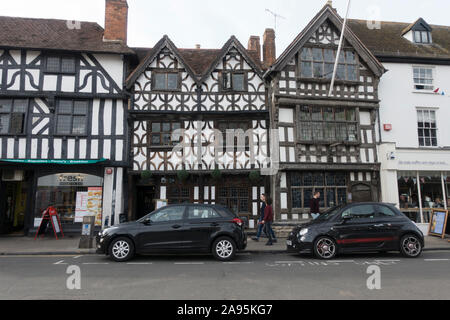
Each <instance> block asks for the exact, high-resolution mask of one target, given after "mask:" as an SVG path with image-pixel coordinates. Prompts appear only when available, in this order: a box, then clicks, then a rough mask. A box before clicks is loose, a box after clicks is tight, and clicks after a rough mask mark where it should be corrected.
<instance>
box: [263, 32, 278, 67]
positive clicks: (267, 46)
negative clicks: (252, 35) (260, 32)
mask: <svg viewBox="0 0 450 320" xmlns="http://www.w3.org/2000/svg"><path fill="white" fill-rule="evenodd" d="M276 56H277V52H276V46H275V30H273V29H266V31H265V32H264V44H263V62H264V65H265V66H266V67H267V68H268V67H270V66H271V65H272V64H273V63H274V62H275V60H276Z"/></svg>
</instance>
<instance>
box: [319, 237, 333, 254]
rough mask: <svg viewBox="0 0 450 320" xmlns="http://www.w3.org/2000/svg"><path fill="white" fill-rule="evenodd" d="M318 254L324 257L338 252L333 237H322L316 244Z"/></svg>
mask: <svg viewBox="0 0 450 320" xmlns="http://www.w3.org/2000/svg"><path fill="white" fill-rule="evenodd" d="M316 251H317V254H318V255H319V256H320V257H321V258H323V259H329V258H332V257H334V255H335V253H336V245H335V244H334V242H333V241H332V240H331V239H328V238H322V239H319V241H317V244H316Z"/></svg>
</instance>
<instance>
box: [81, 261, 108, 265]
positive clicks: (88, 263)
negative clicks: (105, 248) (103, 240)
mask: <svg viewBox="0 0 450 320" xmlns="http://www.w3.org/2000/svg"><path fill="white" fill-rule="evenodd" d="M83 264H84V265H91V266H96V265H107V264H109V263H107V262H105V263H100V262H85V263H83Z"/></svg>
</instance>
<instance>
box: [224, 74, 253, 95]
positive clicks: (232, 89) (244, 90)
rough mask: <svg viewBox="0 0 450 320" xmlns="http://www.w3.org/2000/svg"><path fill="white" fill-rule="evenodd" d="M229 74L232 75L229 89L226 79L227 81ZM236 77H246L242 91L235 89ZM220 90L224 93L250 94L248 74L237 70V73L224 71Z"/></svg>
mask: <svg viewBox="0 0 450 320" xmlns="http://www.w3.org/2000/svg"><path fill="white" fill-rule="evenodd" d="M228 74H229V75H230V81H231V84H230V86H229V87H225V79H227V75H228ZM234 75H243V76H244V79H243V89H242V90H235V89H234V81H233V76H234ZM220 89H221V91H222V92H237V93H239V92H242V93H243V92H248V72H247V71H244V70H236V71H234V70H233V71H230V70H225V71H223V72H222V73H221V76H220Z"/></svg>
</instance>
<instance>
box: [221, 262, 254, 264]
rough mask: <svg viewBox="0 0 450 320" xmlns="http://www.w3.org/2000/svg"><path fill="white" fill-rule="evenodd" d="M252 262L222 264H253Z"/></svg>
mask: <svg viewBox="0 0 450 320" xmlns="http://www.w3.org/2000/svg"><path fill="white" fill-rule="evenodd" d="M253 263H254V262H224V264H253Z"/></svg>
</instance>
